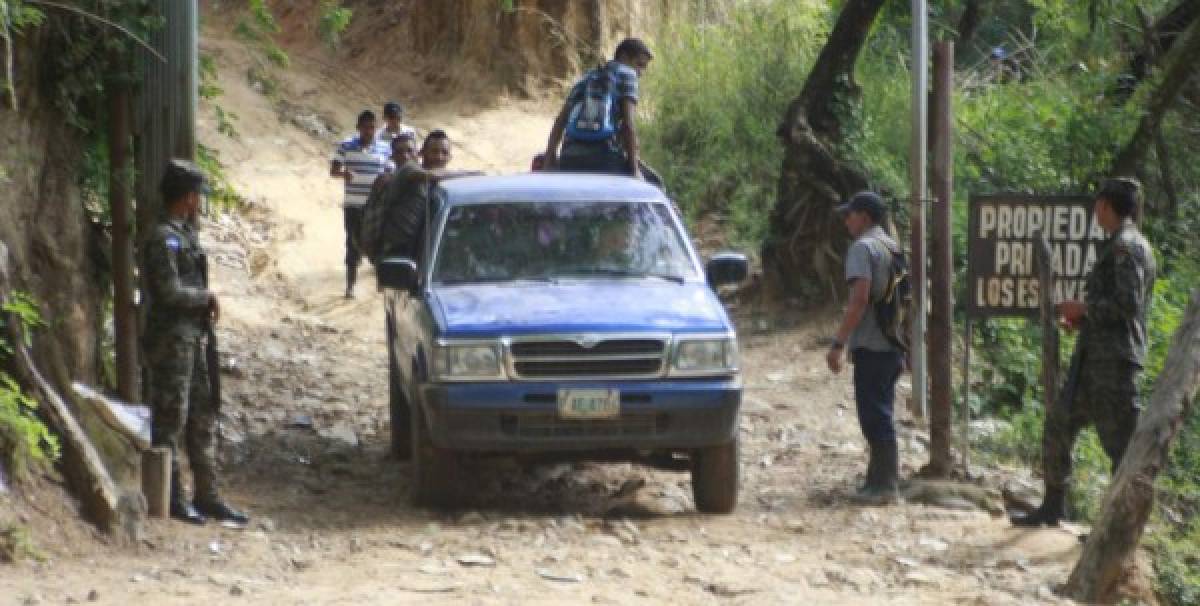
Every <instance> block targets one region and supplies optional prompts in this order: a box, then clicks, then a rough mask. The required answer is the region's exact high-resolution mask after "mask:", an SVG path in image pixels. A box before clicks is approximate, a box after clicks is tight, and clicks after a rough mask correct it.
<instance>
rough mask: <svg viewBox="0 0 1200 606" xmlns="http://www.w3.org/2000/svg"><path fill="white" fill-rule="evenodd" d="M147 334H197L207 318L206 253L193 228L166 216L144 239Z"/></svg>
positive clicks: (188, 335)
mask: <svg viewBox="0 0 1200 606" xmlns="http://www.w3.org/2000/svg"><path fill="white" fill-rule="evenodd" d="M145 254H146V279H145V291H146V297H147V305H148V311H147V314H146V337H147V338H148V339H154V338H161V337H166V336H181V337H197V336H199V335H201V334H203V333H204V331H205V327H206V322H207V318H208V314H207V311H208V286H207V276H206V275H205V265H206V260H205V255H204V250H203V249H202V248H200V239H199V237H198V235H197V234H196V229H195V228H193V227H192V226H191V224H189V223H188V222H187V221H183V220H180V219H175V218H171V219H166V220H164V221H162V222H161V223H159V224H158V225H157V226H156V227H155V228H154V233H152V234H151V235H150V239H149V240H148V241H147V242H146V253H145Z"/></svg>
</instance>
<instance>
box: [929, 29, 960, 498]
mask: <svg viewBox="0 0 1200 606" xmlns="http://www.w3.org/2000/svg"><path fill="white" fill-rule="evenodd" d="M933 77H934V81H933V96H934V103H933V106H934V109H935V111H934V113H933V116H932V117H933V126H934V129H933V131H934V141H933V183H932V185H933V192H934V204H933V230H932V233H931V234H930V243H931V246H930V249H931V250H930V253H931V254H930V257H931V261H932V263H931V269H932V272H931V273H932V289H931V292H930V295H931V296H930V298H931V299H932V309H931V310H930V323H929V382H930V385H929V395H930V405H929V442H930V448H929V459H930V460H929V465H930V467H929V471H930V472H932V473H933V475H939V476H944V475H948V474H949V473H950V470H951V469H952V467H953V464H954V462H953V459H952V457H951V454H950V443H951V438H952V436H953V415H954V407H953V395H952V392H953V385H952V383H953V374H954V373H953V338H954V289H953V279H954V259H953V254H954V253H953V246H952V243H951V225H950V215H951V213H950V209H951V207H952V205H953V204H954V165H953V149H954V146H953V136H954V126H953V120H951V116H952V115H953V107H952V102H953V100H952V99H953V90H954V43H953V42H947V41H942V42H938V43H937V44H936V45H935V46H934V48H933Z"/></svg>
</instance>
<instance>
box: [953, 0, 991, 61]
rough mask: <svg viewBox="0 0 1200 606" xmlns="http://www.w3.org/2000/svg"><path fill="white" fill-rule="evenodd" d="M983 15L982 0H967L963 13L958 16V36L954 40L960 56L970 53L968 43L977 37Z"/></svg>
mask: <svg viewBox="0 0 1200 606" xmlns="http://www.w3.org/2000/svg"><path fill="white" fill-rule="evenodd" d="M983 16H984V13H983V2H982V0H967V3H966V6H964V7H963V12H962V15H959V17H958V27H957V28H956V29H957V30H958V31H957V32H956V34H957V38H955V40H954V46H955V47H956V48H958V49H959V57H965V56H967V55H968V54H970V53H969V51H968V48H969V46H968V45H969V44H971V41H972V40H974V39H975V34H976V32H978V31H979V25H980V24H981V23H983Z"/></svg>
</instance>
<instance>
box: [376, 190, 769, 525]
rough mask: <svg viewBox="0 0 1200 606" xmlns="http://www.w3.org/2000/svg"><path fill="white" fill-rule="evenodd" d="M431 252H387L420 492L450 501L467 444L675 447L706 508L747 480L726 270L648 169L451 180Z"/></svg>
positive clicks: (404, 445)
mask: <svg viewBox="0 0 1200 606" xmlns="http://www.w3.org/2000/svg"><path fill="white" fill-rule="evenodd" d="M436 198H437V199H438V200H439V201H440V203H439V204H438V208H436V209H433V210H432V211H431V212H428V213H427V214H426V216H427V217H428V219H427V227H426V237H425V238H424V243H423V245H422V250H421V255H422V260H421V262H420V263H418V262H417V260H414V259H408V258H395V257H393V258H385V259H382V260H381V261H380V262H379V264H378V267H377V273H378V277H379V281H380V285H381V287H382V289H383V291H384V304H385V307H386V316H387V342H388V354H389V361H390V364H389V375H390V377H389V379H390V399H391V402H390V409H391V431H392V449H393V452H394V454H396V455H397V456H399V457H405V456H409V457H411V462H412V469H413V482H412V491H413V498H414V500H415V501H416V502H417V503H419V504H425V505H431V506H439V505H453V504H454V503H455V502H456V500H457V496H456V495H458V494H460V491H462V490H463V489H464V488H465V487H466V486H468V485H469V478H465V477H464V475H463V474H464V467H463V465H462V458H463V457H464V455H467V454H473V453H474V454H537V455H546V456H555V455H561V456H563V457H569V458H574V459H596V460H606V461H612V460H635V459H637V460H645V459H647V458H648V457H649V458H656V459H657V460H660V461H673V462H674V463H675V464H676V466H677V467H679V468H682V469H688V470H690V472H691V474H692V485H693V495H694V497H695V502H696V506H697V509H699V510H700V511H703V512H714V513H728V512H730V511H732V510H733V509H734V507H735V506H736V502H737V493H738V482H739V477H738V476H739V474H738V438H737V429H738V412H739V408H740V404H741V396H742V381H741V376H740V373H739V362H738V353H737V352H738V349H737V337H736V334H735V332H734V326H733V324H732V323H731V322H730V320H729V317H728V316H727V314H726V312H725V310H724V308H723V307H722V305H721V303H720V301H719V300H718V298H717V296H716V292H715V291H716V286H718V285H719V284H722V283H731V282H736V281H739V280H741V279H743V278H744V277H745V275H746V272H747V266H746V259H745V257H743V256H741V255H737V254H733V253H727V254H722V255H717V256H716V257H714V258H713V259H712V260H710V261H709V262H708V264H707V265H703V264H702V263H701V260H700V258H699V256H698V255H697V254H696V251H695V250H694V249H693V248H692V245H691V243H690V240H689V238H688V237H687V233H686V230H685V228H684V225H683V222H682V220H681V218H680V216H679V214H678V212H677V211H676V209H675V207H674V205H673V204H672V203H671V201H670V200H669V199H667V198H666V197H665V196H664V195H663V194H662V192H661V191H659V190H658V189H656V188H654V187H652V186H650V185H648V184H646V183H645V182H642V181H639V180H635V179H631V178H627V177H619V176H600V175H576V174H555V173H536V174H528V175H516V176H500V177H471V178H464V179H456V180H451V181H447V182H445V183H444V184H442V185H441V186H440V191H439V192H438V195H437V196H436Z"/></svg>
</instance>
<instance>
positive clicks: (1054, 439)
mask: <svg viewBox="0 0 1200 606" xmlns="http://www.w3.org/2000/svg"><path fill="white" fill-rule="evenodd" d="M1077 372H1078V375H1077V376H1076V377H1073V380H1074V385H1075V387H1074V390H1073V397H1070V396H1071V394H1069V393H1064V394H1063V395H1064V396H1067V397H1063V398H1059V401H1058V402H1056V403H1055V405H1054V406H1052V407H1051V408H1050V410H1048V411H1046V426H1045V430H1044V434H1043V436H1042V456H1043V459H1044V460H1043V465H1044V467H1045V478H1046V489H1047V491H1050V490H1062V491H1065V490H1066V488H1067V486H1068V485H1069V484H1070V481H1071V450H1072V449H1073V448H1074V446H1075V438H1076V437H1078V436H1079V432H1080V430H1082V429H1083V428H1084V427H1085V426H1087V425H1088V424H1089V423H1090V424H1092V425H1094V426H1095V427H1096V433H1097V434H1099V436H1100V443H1101V444H1103V446H1104V452H1105V453H1107V454H1108V458H1109V461H1110V462H1111V464H1112V469H1113V471H1116V469H1117V466H1118V465H1120V464H1121V457H1122V456H1124V454H1125V447H1126V446H1128V445H1129V439H1130V438H1131V437H1132V436H1133V430H1134V429H1135V428H1136V427H1137V418H1138V411H1139V410H1140V408H1141V406H1140V405H1139V403H1138V393H1137V384H1138V378H1139V377H1140V375H1141V369H1140V368H1139V367H1138V366H1137V365H1135V364H1133V363H1132V362H1127V361H1123V360H1100V361H1096V362H1092V361H1088V360H1084V361H1083V362H1082V363H1081V364H1080V367H1079V369H1078V371H1077ZM1071 380H1072V379H1071V378H1069V379H1068V382H1070V381H1071Z"/></svg>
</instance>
